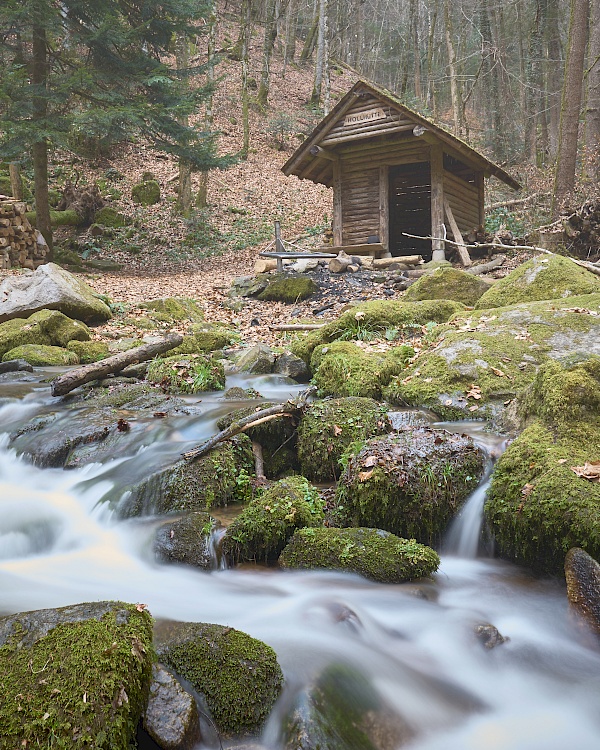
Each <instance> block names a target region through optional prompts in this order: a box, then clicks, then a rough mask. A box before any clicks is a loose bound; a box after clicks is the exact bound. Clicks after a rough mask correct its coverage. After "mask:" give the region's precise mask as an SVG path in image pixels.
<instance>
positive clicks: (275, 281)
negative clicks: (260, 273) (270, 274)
mask: <svg viewBox="0 0 600 750" xmlns="http://www.w3.org/2000/svg"><path fill="white" fill-rule="evenodd" d="M317 290H318V286H317V285H316V284H315V282H314V281H313V280H312V279H311V278H310V277H309V276H289V277H287V278H271V279H269V285H268V286H267V288H266V289H265V290H264V291H263V292H261V293H260V294H259V295H258V299H260V300H263V301H265V302H285V303H287V304H288V305H292V304H294V303H295V302H299V301H300V300H303V299H308V298H309V297H312V295H313V294H314V293H315V292H316V291H317Z"/></svg>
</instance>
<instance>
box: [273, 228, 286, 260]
mask: <svg viewBox="0 0 600 750" xmlns="http://www.w3.org/2000/svg"><path fill="white" fill-rule="evenodd" d="M275 251H276V252H278V253H282V252H284V251H285V247H284V246H283V242H282V241H281V223H280V222H278V221H276V222H275Z"/></svg>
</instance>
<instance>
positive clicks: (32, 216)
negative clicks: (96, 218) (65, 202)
mask: <svg viewBox="0 0 600 750" xmlns="http://www.w3.org/2000/svg"><path fill="white" fill-rule="evenodd" d="M25 216H26V217H27V218H28V219H29V221H30V223H31V224H32V225H33V226H36V213H35V211H27V213H26V214H25ZM84 223H85V222H84V220H83V218H82V217H81V216H80V215H79V214H78V213H77V211H73V210H72V209H69V210H68V211H52V210H51V211H50V224H51V225H52V226H53V227H80V226H82V225H83V224H84Z"/></svg>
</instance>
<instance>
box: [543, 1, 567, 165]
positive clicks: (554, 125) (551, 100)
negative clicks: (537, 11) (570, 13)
mask: <svg viewBox="0 0 600 750" xmlns="http://www.w3.org/2000/svg"><path fill="white" fill-rule="evenodd" d="M560 5H561V4H560V0H548V24H547V28H546V34H547V39H546V48H547V55H548V60H547V73H546V91H547V101H546V109H547V111H548V148H549V155H550V157H551V158H552V159H554V158H555V157H556V155H557V153H558V131H559V128H560V88H561V84H562V74H563V66H562V65H561V61H562V59H563V49H562V43H561V38H560V25H559V20H560V18H561V7H560Z"/></svg>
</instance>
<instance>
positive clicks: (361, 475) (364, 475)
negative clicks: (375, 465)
mask: <svg viewBox="0 0 600 750" xmlns="http://www.w3.org/2000/svg"><path fill="white" fill-rule="evenodd" d="M372 476H373V469H370V470H369V471H359V472H358V481H359V482H366V481H367V479H370V478H371V477H372Z"/></svg>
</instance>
